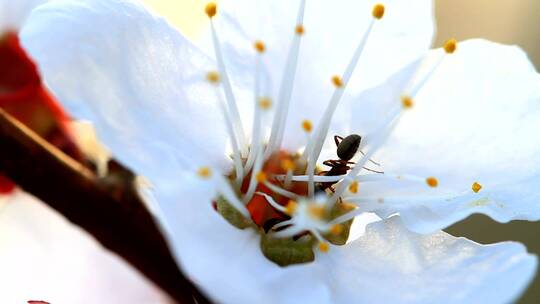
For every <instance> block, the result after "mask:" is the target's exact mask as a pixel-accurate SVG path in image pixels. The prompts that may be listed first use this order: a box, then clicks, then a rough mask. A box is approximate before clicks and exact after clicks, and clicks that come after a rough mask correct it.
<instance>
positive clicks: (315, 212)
mask: <svg viewBox="0 0 540 304" xmlns="http://www.w3.org/2000/svg"><path fill="white" fill-rule="evenodd" d="M308 210H309V215H310V216H311V217H312V218H313V219H316V220H320V219H322V218H323V217H324V214H325V212H326V210H325V208H324V207H323V206H318V205H310V206H309V207H308Z"/></svg>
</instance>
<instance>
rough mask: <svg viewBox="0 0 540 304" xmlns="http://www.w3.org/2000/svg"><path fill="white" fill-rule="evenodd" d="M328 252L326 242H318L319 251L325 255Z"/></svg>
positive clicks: (328, 248) (328, 247)
mask: <svg viewBox="0 0 540 304" xmlns="http://www.w3.org/2000/svg"><path fill="white" fill-rule="evenodd" d="M329 250H330V245H328V242H319V251H320V252H323V253H327V252H328V251H329Z"/></svg>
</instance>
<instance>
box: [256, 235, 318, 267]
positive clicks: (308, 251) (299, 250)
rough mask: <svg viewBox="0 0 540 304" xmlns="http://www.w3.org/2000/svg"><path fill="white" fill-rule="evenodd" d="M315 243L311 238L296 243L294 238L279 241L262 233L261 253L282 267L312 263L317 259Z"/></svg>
mask: <svg viewBox="0 0 540 304" xmlns="http://www.w3.org/2000/svg"><path fill="white" fill-rule="evenodd" d="M313 242H314V241H313V237H311V236H304V237H301V238H300V239H298V240H296V241H295V240H293V239H292V238H283V239H279V238H274V237H272V236H271V235H269V234H264V233H261V251H262V252H263V254H264V256H265V257H266V258H267V259H269V260H270V261H272V262H274V263H276V264H278V265H279V266H282V267H284V266H288V265H293V264H302V263H308V262H312V261H313V260H314V259H315V254H314V253H313Z"/></svg>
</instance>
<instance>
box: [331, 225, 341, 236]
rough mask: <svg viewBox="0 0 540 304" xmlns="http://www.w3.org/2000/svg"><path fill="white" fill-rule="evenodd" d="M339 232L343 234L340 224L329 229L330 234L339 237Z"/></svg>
mask: <svg viewBox="0 0 540 304" xmlns="http://www.w3.org/2000/svg"><path fill="white" fill-rule="evenodd" d="M341 232H343V225H341V224H335V225H334V226H332V228H330V233H332V234H333V235H340V234H341Z"/></svg>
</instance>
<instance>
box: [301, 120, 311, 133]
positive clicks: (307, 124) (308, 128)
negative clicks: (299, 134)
mask: <svg viewBox="0 0 540 304" xmlns="http://www.w3.org/2000/svg"><path fill="white" fill-rule="evenodd" d="M302 129H304V131H305V132H306V133H310V132H311V131H312V130H313V124H312V123H311V121H310V120H307V119H305V120H303V121H302Z"/></svg>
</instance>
